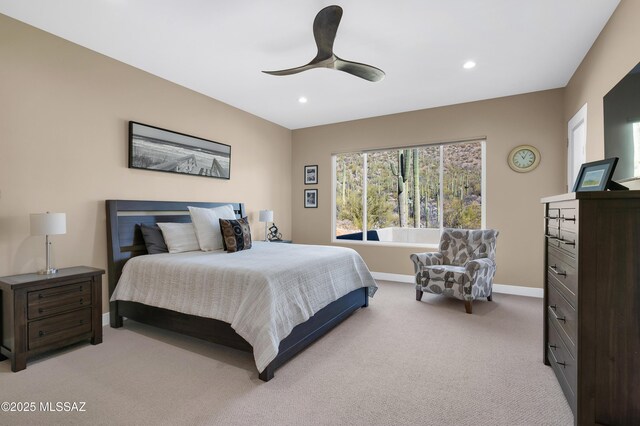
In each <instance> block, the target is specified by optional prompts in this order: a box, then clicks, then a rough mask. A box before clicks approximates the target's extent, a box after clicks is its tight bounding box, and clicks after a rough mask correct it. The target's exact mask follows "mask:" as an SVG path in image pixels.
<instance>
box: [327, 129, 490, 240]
mask: <svg viewBox="0 0 640 426" xmlns="http://www.w3.org/2000/svg"><path fill="white" fill-rule="evenodd" d="M470 142H479V143H480V155H481V157H482V158H481V159H480V164H481V167H482V170H481V171H480V190H481V191H482V204H481V205H480V215H481V217H480V226H481V228H482V229H486V228H487V203H486V190H487V188H486V185H487V167H486V161H487V151H486V150H487V147H486V145H487V138H486V137H478V138H472V139H465V140H457V141H452V142H438V143H431V144H420V145H410V146H398V147H389V148H376V149H362V150H355V151H342V152H332V153H331V243H332V244H344V245H367V246H380V247H418V248H427V249H434V248H435V249H437V248H438V246H439V242H438V243H424V244H419V243H403V242H399V241H369V240H367V231H368V229H367V228H368V223H367V185H368V183H367V178H368V170H367V155H366V154H369V153H372V152H380V151H395V150H399V149H412V148H423V147H432V146H439V147H440V167H439V168H440V185H439V186H440V196H439V203H438V211H439V213H440V214H439V215H438V216H439V217H438V221H439V224H440V228H439V231H440V232H441V233H442V229H443V221H444V214H443V212H444V210H443V208H444V188H443V185H442V182H444V149H443V147H444V146H445V145H453V144H462V143H470ZM342 154H364V156H363V158H362V167H363V172H362V179H363V182H362V240H344V239H338V238H337V236H336V225H337V220H338V217H337V216H338V214H337V213H338V212H337V200H336V190H337V188H338V180H337V176H336V172H337V162H336V157H337V156H338V155H342ZM410 228H413V227H410ZM414 229H437V228H414Z"/></svg>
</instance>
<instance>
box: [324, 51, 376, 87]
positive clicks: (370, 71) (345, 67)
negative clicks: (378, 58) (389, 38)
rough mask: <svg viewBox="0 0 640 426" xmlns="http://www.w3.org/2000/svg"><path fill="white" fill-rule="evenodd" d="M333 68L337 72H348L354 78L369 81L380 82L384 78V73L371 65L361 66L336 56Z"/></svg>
mask: <svg viewBox="0 0 640 426" xmlns="http://www.w3.org/2000/svg"><path fill="white" fill-rule="evenodd" d="M333 68H334V69H337V70H339V71H344V72H348V73H349V74H352V75H355V76H356V77H360V78H364V79H365V80H369V81H380V80H382V79H383V78H384V76H385V73H384V71H382V70H381V69H380V68H376V67H374V66H372V65H367V64H361V63H359V62H352V61H345V60H344V59H340V58H338V57H337V56H336V60H335V62H334V63H333Z"/></svg>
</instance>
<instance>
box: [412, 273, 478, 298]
mask: <svg viewBox="0 0 640 426" xmlns="http://www.w3.org/2000/svg"><path fill="white" fill-rule="evenodd" d="M466 272H467V271H466V268H465V267H464V266H452V265H435V266H426V267H424V268H423V272H422V277H421V278H422V279H421V281H422V282H421V283H420V284H422V285H417V286H416V289H418V290H420V289H421V288H419V287H423V286H424V287H426V288H427V291H429V292H431V293H435V294H442V295H444V296H455V297H459V296H462V294H458V295H456V294H455V293H456V291H457V292H460V291H461V289H462V288H463V286H464V283H465V281H466V280H467V275H466Z"/></svg>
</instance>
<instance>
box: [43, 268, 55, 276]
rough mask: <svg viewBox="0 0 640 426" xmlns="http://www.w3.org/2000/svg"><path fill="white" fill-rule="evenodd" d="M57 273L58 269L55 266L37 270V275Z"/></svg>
mask: <svg viewBox="0 0 640 426" xmlns="http://www.w3.org/2000/svg"><path fill="white" fill-rule="evenodd" d="M57 273H58V270H57V269H56V268H49V269H43V270H41V271H38V275H53V274H57Z"/></svg>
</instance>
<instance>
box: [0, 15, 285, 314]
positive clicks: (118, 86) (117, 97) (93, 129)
mask: <svg viewBox="0 0 640 426" xmlns="http://www.w3.org/2000/svg"><path fill="white" fill-rule="evenodd" d="M0 64H1V65H0V275H7V274H14V273H24V272H32V271H34V270H36V269H40V268H42V267H43V266H44V240H43V238H42V237H30V236H29V213H37V212H44V211H47V210H49V211H56V212H66V213H67V234H66V235H60V236H55V237H52V240H53V242H54V260H55V265H56V266H60V267H64V266H73V265H89V266H95V267H101V268H106V261H107V241H106V222H105V208H104V200H105V199H111V198H115V199H148V200H178V201H180V200H184V201H240V202H244V203H246V207H247V211H248V213H249V218H250V219H251V225H252V226H253V228H254V229H257V236H259V238H261V237H262V229H263V227H262V226H260V225H262V224H260V223H259V222H258V221H257V211H258V210H260V209H264V208H270V209H273V210H274V211H275V212H274V213H275V220H276V223H277V224H278V226H279V227H280V229H281V230H282V233H283V234H284V235H290V233H291V173H290V170H291V131H290V130H288V129H285V128H283V127H280V126H277V125H275V124H272V123H270V122H267V121H265V120H262V119H259V118H257V117H255V116H252V115H250V114H248V113H246V112H243V111H240V110H238V109H235V108H232V107H230V106H228V105H225V104H223V103H221V102H218V101H216V100H213V99H211V98H208V97H206V96H203V95H200V94H197V93H195V92H193V91H190V90H187V89H185V88H183V87H181V86H178V85H176V84H173V83H169V82H167V81H165V80H163V79H161V78H158V77H154V76H152V75H150V74H147V73H145V72H143V71H140V70H138V69H135V68H133V67H130V66H128V65H124V64H122V63H120V62H117V61H115V60H112V59H109V58H107V57H105V56H102V55H100V54H97V53H95V52H92V51H90V50H87V49H85V48H82V47H80V46H77V45H75V44H72V43H69V42H67V41H65V40H62V39H60V38H57V37H54V36H52V35H50V34H47V33H45V32H43V31H40V30H36V29H34V28H32V27H29V26H27V25H24V24H22V23H19V22H18V21H15V20H12V19H10V18H8V17H6V16H3V15H0ZM212 78H215V76H212ZM129 120H135V121H139V122H142V123H147V124H151V125H156V126H159V127H164V128H167V129H170V130H175V131H179V132H183V133H187V134H192V135H195V136H199V137H203V138H206V139H212V140H215V141H219V142H222V143H226V144H229V145H231V146H232V159H231V162H232V163H231V180H229V181H226V180H220V179H211V178H204V177H197V176H182V175H176V174H169V173H160V172H152V171H145V170H133V169H129V168H127V149H128V145H127V143H128V142H127V137H128V136H127V132H128V130H127V123H128V121H129ZM104 287H105V288H104V300H105V302H106V286H104ZM106 309H108V304H105V310H106Z"/></svg>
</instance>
